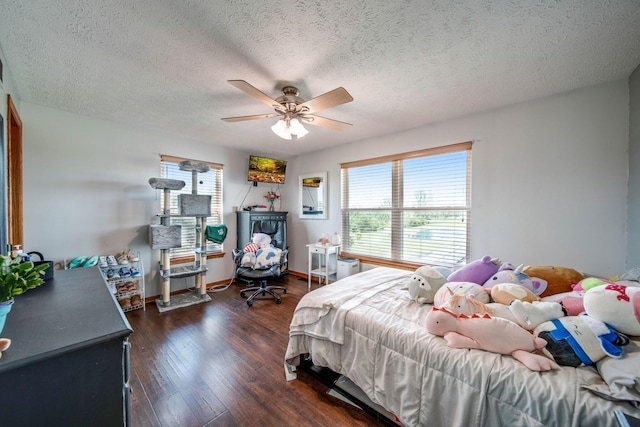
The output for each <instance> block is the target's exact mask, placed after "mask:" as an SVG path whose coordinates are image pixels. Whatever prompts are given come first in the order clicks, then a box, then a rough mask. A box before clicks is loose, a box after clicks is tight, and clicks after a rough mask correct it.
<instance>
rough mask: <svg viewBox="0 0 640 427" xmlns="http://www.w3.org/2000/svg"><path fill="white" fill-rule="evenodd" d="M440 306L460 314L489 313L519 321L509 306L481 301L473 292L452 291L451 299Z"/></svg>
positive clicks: (493, 315)
mask: <svg viewBox="0 0 640 427" xmlns="http://www.w3.org/2000/svg"><path fill="white" fill-rule="evenodd" d="M439 307H440V308H444V309H447V310H449V311H451V312H453V313H455V314H458V315H460V314H465V315H467V316H472V315H474V314H477V315H483V314H488V315H490V316H492V317H499V318H501V319H507V320H511V321H512V322H516V323H517V320H516V318H515V317H514V316H513V314H511V310H510V309H509V306H506V305H504V304H497V303H494V302H490V303H484V302H480V301H479V300H478V299H477V298H476V296H475V295H473V294H471V295H462V294H453V293H452V294H451V296H450V297H449V299H448V300H447V301H445V302H444V303H443V304H442V305H441V306H439Z"/></svg>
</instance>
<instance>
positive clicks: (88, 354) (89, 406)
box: [0, 267, 133, 426]
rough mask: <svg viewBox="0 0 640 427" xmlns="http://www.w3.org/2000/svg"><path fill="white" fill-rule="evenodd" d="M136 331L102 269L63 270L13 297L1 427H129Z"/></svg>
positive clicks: (1, 384)
mask: <svg viewBox="0 0 640 427" xmlns="http://www.w3.org/2000/svg"><path fill="white" fill-rule="evenodd" d="M132 332H133V330H132V329H131V326H130V325H129V322H128V321H127V319H126V317H125V316H124V313H123V312H122V310H121V309H120V307H119V306H118V304H117V302H116V301H115V298H114V296H113V295H112V294H111V293H110V292H109V290H108V288H107V286H106V285H105V283H104V280H103V278H102V275H101V274H100V271H99V270H98V267H90V268H77V269H72V270H59V271H56V272H55V277H54V278H53V279H52V280H50V281H48V282H45V283H44V284H43V285H41V286H40V287H38V288H36V289H32V290H30V291H28V292H26V293H25V294H23V295H20V296H18V297H16V299H15V303H14V304H13V308H12V309H11V312H10V313H9V316H8V317H7V322H6V324H5V327H4V330H3V331H2V334H1V335H2V337H4V338H10V339H11V341H12V342H11V347H10V348H9V349H8V350H7V351H6V352H4V353H3V355H2V358H1V359H0V402H1V403H0V407H1V408H2V410H1V412H2V414H1V415H0V418H1V419H2V421H1V422H0V424H2V425H3V426H32V425H34V426H35V425H64V426H88V425H91V426H123V425H125V426H126V425H129V404H130V402H129V400H130V389H129V345H130V344H129V341H128V337H129V335H131V333H132Z"/></svg>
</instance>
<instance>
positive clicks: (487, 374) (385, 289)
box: [285, 268, 640, 427]
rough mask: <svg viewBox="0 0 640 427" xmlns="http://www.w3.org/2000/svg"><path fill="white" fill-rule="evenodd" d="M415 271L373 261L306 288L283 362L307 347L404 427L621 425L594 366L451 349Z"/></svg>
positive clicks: (621, 406) (629, 409)
mask: <svg viewBox="0 0 640 427" xmlns="http://www.w3.org/2000/svg"><path fill="white" fill-rule="evenodd" d="M411 273H412V272H409V271H404V270H396V269H391V268H376V269H374V270H370V271H366V272H363V273H360V274H356V275H354V276H349V277H347V278H345V279H343V280H340V281H338V282H335V283H333V284H331V285H328V286H325V287H323V288H320V289H318V290H316V291H313V292H311V293H309V294H307V295H305V296H304V297H303V298H302V299H301V300H300V304H299V307H298V308H297V309H296V311H295V313H294V316H293V320H292V322H291V331H290V338H289V343H288V346H287V350H286V353H285V361H286V362H285V363H286V364H291V365H296V364H298V358H299V356H300V355H302V354H310V355H311V357H312V360H313V362H314V364H316V365H319V366H324V367H328V368H330V369H332V370H334V371H335V372H338V373H340V374H343V375H345V376H347V377H348V378H349V379H351V381H353V382H354V383H355V384H356V385H358V387H360V388H361V389H362V390H363V391H364V392H365V393H366V394H367V396H368V397H369V398H370V399H371V400H372V401H373V402H375V403H377V404H379V405H381V406H383V407H384V408H385V409H387V410H388V411H390V412H392V413H394V414H395V415H396V416H398V418H399V419H400V420H401V421H402V422H403V423H404V424H405V425H406V426H424V425H434V426H437V425H451V426H458V425H465V426H486V425H514V426H523V425H524V426H540V427H542V426H576V427H578V426H590V425H598V426H611V427H614V426H616V421H615V416H614V415H613V410H616V409H617V410H621V411H622V412H624V413H627V414H630V415H632V416H635V417H640V410H638V409H637V408H635V407H633V406H632V405H631V404H628V403H625V402H619V401H618V402H615V401H610V400H605V399H603V398H601V397H599V396H597V395H596V394H594V393H592V392H591V391H588V390H587V389H586V388H585V387H586V386H597V387H600V386H606V383H605V382H604V381H603V379H602V377H601V376H600V375H599V374H598V372H597V370H596V369H595V368H594V367H582V368H569V367H562V368H561V369H560V370H557V371H552V372H544V373H538V372H532V371H529V370H528V369H527V368H526V367H524V366H522V365H521V364H520V363H518V362H517V361H515V360H514V359H513V358H511V357H510V356H503V355H499V354H495V353H489V352H484V351H482V350H461V349H455V348H451V347H448V346H447V345H446V343H445V342H444V340H443V339H442V338H440V337H436V336H434V335H431V334H429V333H428V332H427V331H426V329H425V327H424V318H425V317H426V315H427V313H428V312H429V311H430V310H431V308H432V306H431V305H428V304H416V303H415V302H413V301H412V300H411V299H410V296H409V293H408V291H407V289H406V287H407V284H408V280H409V277H410V275H411Z"/></svg>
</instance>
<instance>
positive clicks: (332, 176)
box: [18, 80, 632, 295]
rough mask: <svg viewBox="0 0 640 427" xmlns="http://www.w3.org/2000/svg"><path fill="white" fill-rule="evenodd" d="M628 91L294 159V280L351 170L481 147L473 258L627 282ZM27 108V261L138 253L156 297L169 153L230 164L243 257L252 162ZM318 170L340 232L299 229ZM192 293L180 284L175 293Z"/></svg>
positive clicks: (286, 203) (614, 86)
mask: <svg viewBox="0 0 640 427" xmlns="http://www.w3.org/2000/svg"><path fill="white" fill-rule="evenodd" d="M628 88H629V87H628V84H627V81H626V80H621V81H616V82H611V83H607V84H602V85H598V86H594V87H590V88H586V89H580V90H576V91H572V92H569V93H565V94H561V95H556V96H552V97H548V98H544V99H539V100H535V101H531V102H527V103H522V104H518V105H513V106H510V107H506V108H503V109H499V110H494V111H489V112H485V113H481V114H476V115H472V116H469V117H464V118H459V119H456V120H450V121H447V122H443V123H439V124H434V125H431V126H425V127H421V128H418V129H414V130H411V131H407V132H403V133H400V134H396V135H390V136H381V137H378V138H374V139H370V140H366V141H361V142H358V143H354V144H350V145H347V146H342V147H338V148H334V149H331V150H326V151H321V152H315V153H313V154H309V155H306V156H300V157H298V158H294V159H288V160H289V163H288V166H287V183H286V184H285V185H284V187H282V189H281V191H282V193H283V199H282V200H281V204H280V205H279V206H277V208H278V209H281V210H288V211H289V212H290V215H289V246H290V250H291V256H290V268H291V269H292V270H294V271H299V272H306V270H307V265H306V263H307V254H306V248H305V246H304V245H305V244H307V243H309V242H312V241H315V240H317V238H318V237H319V236H320V235H321V234H323V233H326V234H331V233H333V232H334V231H339V230H340V169H339V163H340V162H344V161H352V160H358V159H362V158H368V157H375V156H382V155H385V154H390V153H396V152H405V151H412V150H418V149H421V148H427V147H432V146H439V145H443V144H453V143H458V142H463V141H468V140H473V141H474V147H473V193H472V194H473V200H472V207H473V217H472V235H471V239H472V244H471V257H472V259H475V258H478V257H480V256H482V255H484V254H489V255H491V256H498V257H501V258H502V259H503V260H505V261H509V262H512V263H514V264H518V263H527V264H540V265H547V264H556V265H565V266H571V267H574V268H577V269H580V270H582V271H585V272H589V273H593V274H602V275H614V274H618V273H620V272H622V271H623V270H624V268H625V251H626V247H627V242H626V227H627V225H626V216H627V174H628V168H629V159H628V155H627V150H628V146H629V96H628V93H629V92H628ZM18 108H19V111H20V114H21V117H22V120H23V123H24V138H23V139H24V157H25V160H24V171H25V176H24V180H25V182H24V185H25V187H24V198H25V206H24V209H25V218H24V220H25V242H24V243H25V248H26V249H27V250H39V251H41V252H43V253H44V254H45V255H46V256H47V258H50V259H53V260H56V261H57V260H61V259H64V258H72V257H75V256H78V255H90V254H103V253H111V252H118V251H120V250H122V249H123V248H125V247H131V248H132V249H134V250H139V251H140V252H141V253H142V255H143V258H142V259H143V262H144V264H145V267H146V268H147V269H148V270H149V269H152V270H153V272H152V273H148V274H147V284H148V292H147V294H148V295H158V294H159V293H160V289H159V285H158V281H157V277H156V273H155V269H156V267H157V261H158V259H159V254H158V252H157V251H151V250H150V248H149V247H148V243H147V234H146V233H147V225H148V224H149V223H150V222H151V221H154V220H155V215H156V213H157V212H159V201H158V199H157V197H156V194H155V190H153V189H151V187H150V186H149V185H148V179H149V178H150V177H153V176H158V174H159V157H158V156H159V154H160V153H166V154H173V155H177V156H183V157H191V158H194V159H199V160H209V161H215V162H220V163H223V164H224V165H225V172H224V173H225V175H224V201H225V220H224V222H225V224H227V226H228V227H229V235H228V237H227V241H226V242H225V246H226V249H227V251H228V252H230V251H231V249H232V248H234V247H235V246H236V242H235V213H234V212H233V206H237V205H240V204H241V201H242V199H243V198H244V196H245V194H247V191H248V190H249V189H250V187H249V184H248V183H247V181H246V169H247V159H248V153H243V152H239V151H234V150H231V149H225V148H222V147H218V146H216V145H215V140H213V141H211V143H203V142H198V141H193V140H188V139H184V138H181V137H180V136H176V135H170V134H167V133H163V132H159V131H153V130H148V129H142V128H136V127H132V126H127V125H122V124H118V123H113V122H108V121H104V120H98V119H95V118H91V117H87V116H82V115H77V114H71V113H67V112H62V111H59V110H54V109H51V108H47V107H42V106H37V105H33V104H29V103H20V105H18ZM356 125H357V124H356ZM363 153H364V154H363ZM252 154H260V153H252ZM320 171H327V172H328V191H329V200H328V208H329V219H328V220H300V219H299V218H298V212H297V208H296V206H297V198H298V194H297V185H298V182H297V181H298V180H297V177H298V175H300V174H306V173H312V172H320ZM267 190H268V188H267V187H265V186H260V187H257V188H251V189H250V191H249V195H248V196H247V198H246V200H245V202H244V205H245V206H246V205H250V204H261V203H264V198H263V196H264V193H265V192H266V191H267ZM629 216H630V217H632V215H631V214H630V215H629ZM208 265H209V273H208V277H207V281H208V282H217V281H221V280H225V279H228V278H230V277H231V276H232V272H233V268H232V262H231V258H230V254H228V255H227V256H226V257H225V258H224V259H216V260H210V261H209V263H208ZM191 284H192V282H191V281H190V279H182V280H174V281H173V282H172V289H173V290H179V289H182V288H184V287H187V286H191Z"/></svg>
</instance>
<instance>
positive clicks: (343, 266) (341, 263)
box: [336, 258, 360, 280]
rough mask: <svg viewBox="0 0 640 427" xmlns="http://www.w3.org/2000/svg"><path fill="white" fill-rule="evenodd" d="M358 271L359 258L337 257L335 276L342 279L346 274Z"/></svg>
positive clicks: (349, 274)
mask: <svg viewBox="0 0 640 427" xmlns="http://www.w3.org/2000/svg"><path fill="white" fill-rule="evenodd" d="M359 272H360V260H359V259H355V258H338V271H337V275H336V278H337V279H338V280H340V279H344V278H345V277H347V276H351V275H352V274H356V273H359Z"/></svg>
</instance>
